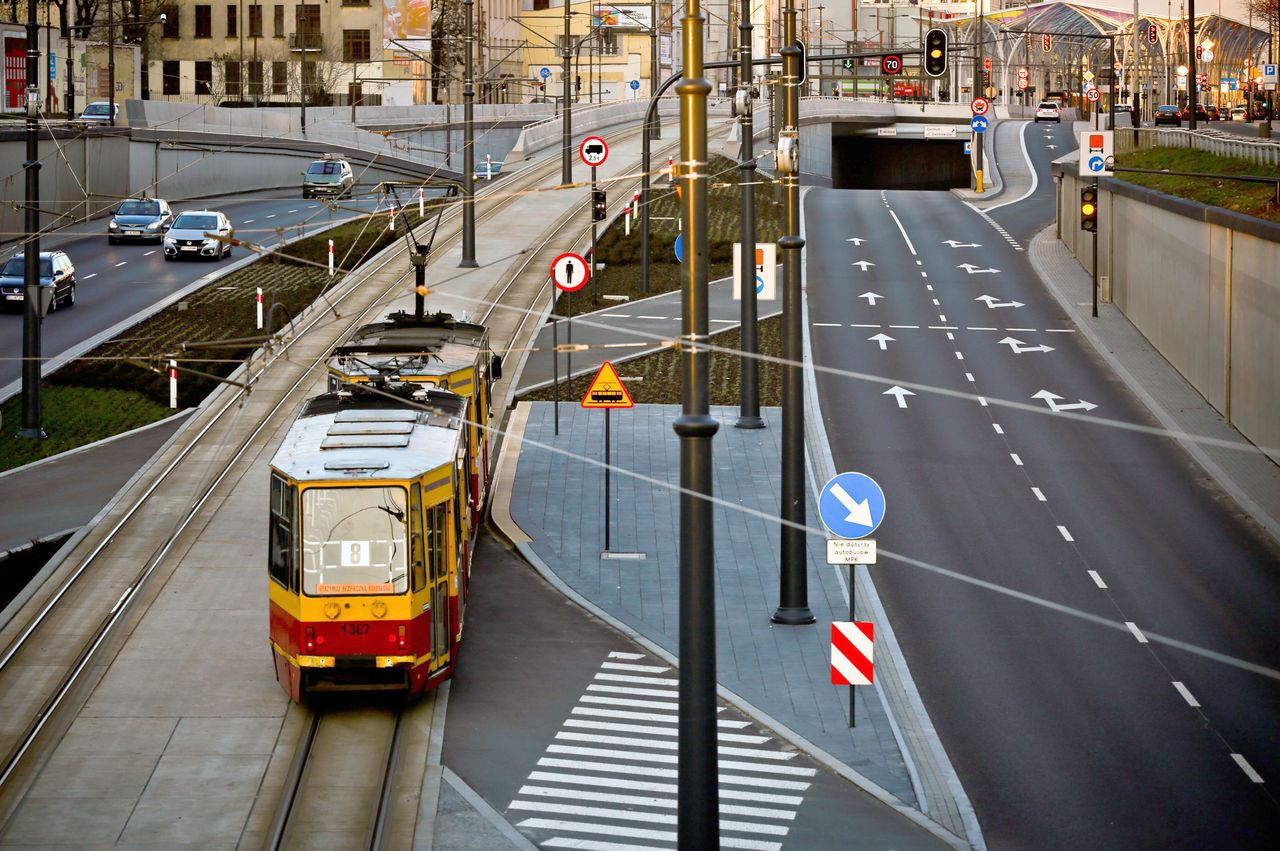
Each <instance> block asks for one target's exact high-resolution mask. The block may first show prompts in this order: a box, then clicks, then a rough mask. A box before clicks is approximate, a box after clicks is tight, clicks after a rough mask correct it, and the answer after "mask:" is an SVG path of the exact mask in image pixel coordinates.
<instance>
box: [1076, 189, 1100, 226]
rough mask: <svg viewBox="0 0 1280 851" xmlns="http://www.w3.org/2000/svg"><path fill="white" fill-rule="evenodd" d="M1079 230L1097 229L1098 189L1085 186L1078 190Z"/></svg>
mask: <svg viewBox="0 0 1280 851" xmlns="http://www.w3.org/2000/svg"><path fill="white" fill-rule="evenodd" d="M1080 230H1084V231H1088V232H1089V233H1095V232H1096V231H1097V230H1098V190H1096V189H1094V188H1093V187H1092V186H1086V187H1084V188H1082V189H1081V190H1080Z"/></svg>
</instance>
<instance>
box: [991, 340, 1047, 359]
mask: <svg viewBox="0 0 1280 851" xmlns="http://www.w3.org/2000/svg"><path fill="white" fill-rule="evenodd" d="M996 345H999V346H1006V345H1007V346H1008V347H1009V348H1010V349H1012V350H1013V351H1014V353H1015V354H1019V355H1020V354H1022V353H1023V352H1051V351H1053V346H1046V345H1044V344H1043V343H1042V344H1040V345H1039V346H1029V345H1027V344H1026V343H1024V342H1022V341H1021V340H1015V339H1013V338H1012V337H1005V338H1004V339H1003V340H1001V341H1000V342H999V343H997V344H996Z"/></svg>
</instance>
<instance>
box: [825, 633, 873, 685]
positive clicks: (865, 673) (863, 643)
mask: <svg viewBox="0 0 1280 851" xmlns="http://www.w3.org/2000/svg"><path fill="white" fill-rule="evenodd" d="M874 635H875V625H874V624H870V623H864V622H862V621H835V622H833V623H832V624H831V684H832V685H835V686H869V685H871V682H872V680H873V679H874V677H875V664H874V662H873V652H872V651H873V649H874V644H873V642H872V639H873V637H874Z"/></svg>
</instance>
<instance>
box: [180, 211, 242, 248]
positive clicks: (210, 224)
mask: <svg viewBox="0 0 1280 851" xmlns="http://www.w3.org/2000/svg"><path fill="white" fill-rule="evenodd" d="M206 234H209V236H206ZM214 235H216V236H219V237H222V239H215V238H214ZM233 236H235V228H233V227H231V222H230V221H228V220H227V217H226V216H225V215H223V214H222V213H220V212H218V211H216V210H196V211H187V212H185V213H179V214H178V217H177V218H176V219H174V220H173V224H172V225H170V226H169V231H168V233H166V234H165V235H164V259H165V260H177V259H178V258H180V257H200V258H204V259H208V260H218V259H220V258H222V257H230V256H231V243H230V242H224V241H223V240H229V239H231V238H232V237H233Z"/></svg>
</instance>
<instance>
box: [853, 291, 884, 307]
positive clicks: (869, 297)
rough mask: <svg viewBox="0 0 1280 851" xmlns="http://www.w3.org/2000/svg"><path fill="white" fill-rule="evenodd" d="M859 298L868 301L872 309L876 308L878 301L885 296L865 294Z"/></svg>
mask: <svg viewBox="0 0 1280 851" xmlns="http://www.w3.org/2000/svg"><path fill="white" fill-rule="evenodd" d="M858 298H865V299H866V300H867V304H869V305H870V306H872V307H875V306H876V299H878V298H884V296H882V295H880V293H863V294H862V295H860V296H858Z"/></svg>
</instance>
